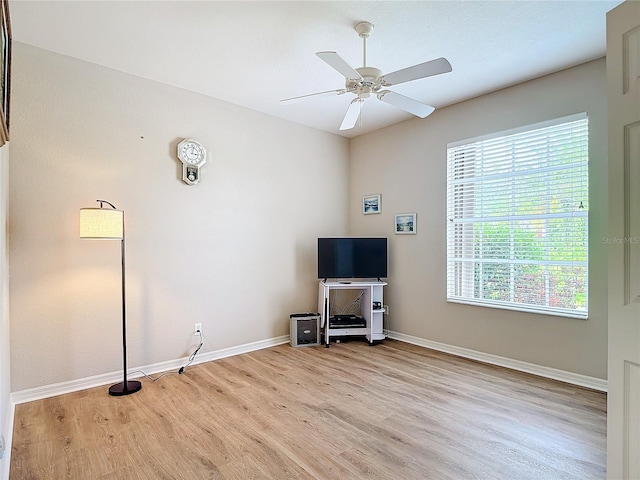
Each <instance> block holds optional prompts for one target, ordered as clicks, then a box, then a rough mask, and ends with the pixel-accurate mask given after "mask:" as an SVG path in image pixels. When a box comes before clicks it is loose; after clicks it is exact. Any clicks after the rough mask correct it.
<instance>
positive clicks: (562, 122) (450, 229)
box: [446, 112, 589, 319]
mask: <svg viewBox="0 0 640 480" xmlns="http://www.w3.org/2000/svg"><path fill="white" fill-rule="evenodd" d="M578 121H579V122H581V123H582V124H581V125H580V127H581V128H584V144H582V142H577V141H576V142H575V143H574V141H573V140H572V141H571V142H570V143H569V142H568V143H567V145H572V146H574V145H579V146H580V147H582V148H584V152H585V154H584V156H583V158H582V159H581V160H579V161H576V162H569V163H567V164H563V165H561V166H543V167H542V168H540V166H539V163H538V164H537V165H536V166H535V171H536V173H540V172H541V171H544V173H546V174H551V173H553V172H563V171H568V170H570V169H571V168H579V169H580V171H581V175H580V177H579V178H580V180H582V181H584V182H585V183H586V205H587V208H586V209H584V210H583V211H575V210H573V211H567V212H562V213H549V212H547V213H546V214H532V213H531V212H528V213H527V214H525V215H517V214H516V215H514V212H513V209H512V210H511V211H510V212H509V213H508V214H507V215H506V216H504V215H503V216H492V215H488V216H481V215H478V216H477V217H475V211H476V208H477V209H478V210H481V209H483V208H484V209H486V203H490V202H489V201H487V202H486V203H485V205H483V204H482V202H479V201H477V197H480V196H482V194H483V190H482V188H486V186H485V185H486V183H483V182H487V180H486V179H485V178H487V177H492V178H493V179H494V180H498V181H501V180H505V181H506V182H509V183H511V184H513V183H514V182H516V181H517V180H518V178H523V177H524V176H525V173H523V172H524V171H523V170H518V169H516V168H515V167H513V166H512V169H511V170H510V171H508V172H507V173H505V174H503V175H499V174H498V175H496V174H495V173H494V174H493V175H484V176H483V175H482V174H480V175H478V174H477V173H476V172H475V170H474V169H476V168H477V167H476V163H477V164H478V165H482V168H484V166H485V163H484V162H485V160H484V157H483V156H481V157H480V159H479V160H476V159H475V157H474V158H473V159H470V160H467V161H466V162H465V160H464V158H462V159H461V156H464V155H465V154H466V155H468V154H469V153H468V152H469V151H471V149H473V151H476V150H478V149H480V148H482V147H483V146H485V147H486V145H487V144H490V142H496V143H499V144H500V145H508V144H509V142H512V143H513V142H514V140H513V139H511V140H510V139H509V137H516V136H518V135H521V134H525V135H531V138H534V137H535V135H536V134H535V131H537V130H541V129H547V128H549V127H558V130H561V129H562V127H564V126H566V125H567V124H570V123H574V122H578ZM548 136H549V134H547V137H548ZM456 156H457V158H456ZM503 158H507V159H508V158H511V159H514V158H516V155H513V156H512V157H508V156H504V157H503ZM512 163H513V164H514V165H516V166H520V164H518V163H517V161H516V160H512ZM469 165H471V166H469ZM455 175H458V177H457V178H452V177H455ZM465 175H466V176H470V175H473V177H472V178H471V180H468V179H467V177H466V176H465ZM542 178H545V179H549V178H550V176H545V177H542ZM476 179H480V180H476ZM476 186H478V187H477V188H478V190H479V191H480V192H479V193H476V192H475V189H476ZM508 187H509V186H508V185H507V188H508ZM465 188H466V189H470V190H471V192H465V191H464V189H465ZM511 188H512V189H513V187H511ZM557 188H559V187H557ZM551 199H553V195H552V194H549V197H548V200H547V202H550V201H551ZM588 199H589V122H588V115H587V114H586V112H583V113H578V114H574V115H569V116H565V117H561V118H556V119H553V120H549V121H545V122H539V123H536V124H532V125H526V126H522V127H518V128H514V129H510V130H505V131H501V132H496V133H492V134H488V135H483V136H480V137H475V138H471V139H467V140H462V141H458V142H453V143H450V144H448V145H447V199H446V210H447V219H446V221H447V233H446V263H447V268H446V270H447V274H446V300H447V302H451V303H462V304H468V305H477V306H485V307H492V308H499V309H508V310H516V311H524V312H530V313H538V314H546V315H555V316H562V317H570V318H579V319H587V318H588V312H589V212H588V205H589V203H588ZM580 208H583V204H582V202H581V203H580ZM570 218H582V219H584V220H583V223H584V230H583V229H582V225H581V226H580V227H575V228H574V227H571V228H567V229H566V230H563V232H574V231H579V232H580V237H579V238H580V240H581V241H583V242H584V243H583V245H584V256H585V258H584V260H583V261H582V260H575V259H572V260H567V261H561V260H560V261H559V260H550V259H549V258H550V257H549V252H548V251H547V260H535V259H533V258H529V259H525V260H523V261H519V260H517V258H516V257H517V255H516V253H515V250H511V251H510V252H509V254H508V255H505V256H503V257H498V258H488V257H486V256H485V257H483V253H482V252H484V247H483V246H482V245H481V247H480V248H481V253H480V255H476V250H477V248H478V246H477V241H478V237H477V233H476V230H474V229H475V228H477V227H476V226H480V228H483V226H484V225H488V224H490V223H491V222H492V221H493V222H499V221H500V222H507V221H508V222H509V224H508V226H507V230H508V232H509V236H510V237H513V235H514V232H516V231H518V228H517V227H514V226H513V225H514V222H527V223H526V226H527V228H531V227H532V225H534V221H535V220H539V221H544V222H545V228H548V226H549V220H550V219H570ZM577 223H579V224H580V223H581V222H580V221H578V222H577ZM465 229H466V231H465ZM469 229H471V230H469ZM483 235H484V234H481V235H480V236H479V238H480V239H483V238H484V237H483ZM547 236H550V235H548V234H547ZM508 243H509V246H510V248H513V247H512V246H513V244H514V242H513V239H512V238H510V240H509V242H508ZM547 243H548V242H547ZM495 245H497V246H502V247H503V248H504V247H505V246H506V243H505V242H502V243H501V242H497V243H496V244H495ZM567 251H569V250H567ZM532 256H533V254H532ZM476 257H477V258H476ZM485 263H487V264H494V265H497V264H501V263H502V264H507V265H509V270H510V276H509V279H508V281H506V282H504V281H503V282H502V283H501V285H502V287H503V288H504V287H505V286H507V287H508V289H509V290H510V292H512V291H513V290H514V289H515V288H516V286H517V281H516V279H515V276H514V275H513V270H514V268H515V267H514V266H515V265H517V264H518V263H521V264H523V265H537V266H544V267H545V272H544V274H543V276H544V278H545V284H544V285H545V288H544V292H545V305H541V304H535V303H524V302H517V301H515V300H514V298H515V295H513V294H512V293H510V294H509V300H496V299H486V298H482V288H483V286H484V277H483V273H482V272H483V270H482V269H483V265H484V264H485ZM477 264H479V265H480V267H479V268H480V275H478V276H479V277H480V279H479V280H478V279H477V278H476V275H477V272H476V271H475V269H476V265H477ZM555 266H559V267H563V266H565V267H566V266H573V267H577V268H584V274H583V275H579V276H576V277H573V278H579V279H580V281H584V292H582V291H580V293H582V294H584V309H582V308H564V307H557V306H551V305H550V302H549V296H550V293H549V290H550V289H549V278H550V276H551V273H550V268H551V269H553V267H555ZM476 287H478V288H479V289H480V294H479V297H477V296H476V292H475V289H476Z"/></svg>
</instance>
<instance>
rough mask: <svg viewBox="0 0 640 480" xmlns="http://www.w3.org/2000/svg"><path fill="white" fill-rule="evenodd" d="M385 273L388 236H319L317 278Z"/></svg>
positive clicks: (380, 275)
mask: <svg viewBox="0 0 640 480" xmlns="http://www.w3.org/2000/svg"><path fill="white" fill-rule="evenodd" d="M386 276H387V239H386V238H318V278H386Z"/></svg>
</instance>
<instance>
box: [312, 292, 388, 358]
mask: <svg viewBox="0 0 640 480" xmlns="http://www.w3.org/2000/svg"><path fill="white" fill-rule="evenodd" d="M385 285H387V283H386V282H383V281H381V280H380V279H378V281H375V282H327V281H326V280H322V281H321V282H320V284H319V286H318V311H319V312H320V326H321V328H322V331H323V332H324V341H325V347H326V348H329V346H330V345H331V337H345V336H350V335H360V336H365V337H366V338H367V341H368V342H369V345H373V342H374V341H376V340H384V339H385V338H386V336H385V334H384V331H383V326H382V325H383V316H384V313H385V309H384V308H376V309H374V308H373V303H374V302H376V303H377V304H378V303H379V304H380V305H384V302H383V300H382V298H383V297H382V291H383V288H384V286H385ZM332 290H361V291H363V292H364V295H363V296H362V301H361V306H362V311H361V312H360V317H359V318H361V320H362V321H363V322H364V326H362V323H358V324H356V323H352V324H350V325H354V326H348V327H347V326H345V327H342V326H340V325H338V324H337V323H336V322H331V321H330V320H333V318H335V317H331V305H330V297H331V295H330V294H331V291H332ZM356 325H357V326H356Z"/></svg>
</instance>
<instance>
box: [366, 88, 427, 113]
mask: <svg viewBox="0 0 640 480" xmlns="http://www.w3.org/2000/svg"><path fill="white" fill-rule="evenodd" d="M378 100H382V101H383V102H385V103H388V104H389V105H393V106H394V107H398V108H401V109H402V110H404V111H405V112H409V113H413V114H414V115H415V116H416V117H420V118H424V117H426V116H428V115H431V114H432V113H433V111H434V110H435V108H433V107H432V106H430V105H425V104H424V103H420V102H419V101H417V100H414V99H413V98H409V97H405V96H404V95H400V94H399V93H396V92H392V91H391V90H382V91H381V92H378Z"/></svg>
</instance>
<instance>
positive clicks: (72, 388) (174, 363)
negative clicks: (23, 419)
mask: <svg viewBox="0 0 640 480" xmlns="http://www.w3.org/2000/svg"><path fill="white" fill-rule="evenodd" d="M288 342H289V335H282V336H280V337H274V338H269V339H266V340H260V341H258V342H252V343H246V344H244V345H238V346H236V347H229V348H223V349H220V350H214V351H211V352H205V353H201V354H199V355H197V356H196V358H195V359H194V361H193V362H192V363H191V365H198V364H200V363H205V362H210V361H212V360H218V359H220V358H225V357H232V356H234V355H240V354H241V353H248V352H253V351H255V350H261V349H263V348H269V347H273V346H275V345H281V344H283V343H288ZM187 361H188V359H187V358H186V357H185V358H179V359H176V360H168V361H166V362H160V363H154V364H151V365H144V366H141V367H138V368H130V369H128V370H129V372H128V374H127V377H128V378H131V379H133V378H139V377H142V376H143V375H142V373H140V370H143V371H144V372H145V373H146V374H147V375H154V374H156V373H160V372H168V371H171V370H178V369H179V368H180V367H182V366H183V365H185V364H186V363H187ZM118 381H122V371H119V372H110V373H103V374H101V375H94V376H92V377H86V378H79V379H77V380H70V381H67V382H61V383H54V384H52V385H45V386H43V387H36V388H29V389H26V390H20V391H17V392H13V393H12V394H11V403H12V404H13V405H17V404H20V403H26V402H33V401H34V400H42V399H43V398H49V397H55V396H57V395H64V394H65V393H72V392H77V391H80V390H86V389H88V388H94V387H99V386H102V385H108V384H111V383H116V382H118ZM10 425H11V426H12V427H11V428H13V421H11V423H10Z"/></svg>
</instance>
